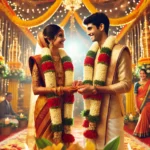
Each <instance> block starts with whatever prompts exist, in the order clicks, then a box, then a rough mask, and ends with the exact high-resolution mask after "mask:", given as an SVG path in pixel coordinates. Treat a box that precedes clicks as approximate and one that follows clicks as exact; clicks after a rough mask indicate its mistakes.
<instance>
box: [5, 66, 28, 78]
mask: <svg viewBox="0 0 150 150" xmlns="http://www.w3.org/2000/svg"><path fill="white" fill-rule="evenodd" d="M24 77H25V71H24V70H23V69H21V68H19V69H16V68H13V69H10V70H9V72H8V74H7V75H6V76H5V77H4V78H6V79H17V80H23V79H24Z"/></svg>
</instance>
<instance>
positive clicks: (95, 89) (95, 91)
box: [93, 85, 97, 94]
mask: <svg viewBox="0 0 150 150" xmlns="http://www.w3.org/2000/svg"><path fill="white" fill-rule="evenodd" d="M93 93H94V94H97V88H96V85H94V90H93Z"/></svg>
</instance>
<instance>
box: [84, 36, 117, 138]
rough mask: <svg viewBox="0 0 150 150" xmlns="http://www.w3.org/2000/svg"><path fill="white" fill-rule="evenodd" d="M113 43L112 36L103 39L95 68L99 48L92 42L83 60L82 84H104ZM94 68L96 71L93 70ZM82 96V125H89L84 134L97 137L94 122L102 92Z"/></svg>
mask: <svg viewBox="0 0 150 150" xmlns="http://www.w3.org/2000/svg"><path fill="white" fill-rule="evenodd" d="M114 44H115V37H114V36H109V37H108V38H107V39H106V40H105V42H104V45H103V47H102V48H101V50H100V52H99V56H98V60H97V63H96V66H95V68H94V63H95V59H96V54H97V52H98V49H99V45H98V43H97V42H95V43H93V44H92V46H91V47H90V50H89V51H88V53H87V55H86V58H85V60H84V81H83V84H90V85H94V86H96V85H99V86H104V85H105V81H106V77H107V70H108V67H109V64H110V59H111V52H112V48H113V46H114ZM94 70H96V72H94ZM83 97H84V99H85V100H84V111H83V116H84V117H86V120H85V121H84V124H83V126H84V127H89V128H88V130H86V131H85V132H84V136H85V137H86V138H90V139H94V138H96V137H97V132H96V123H97V122H98V121H99V112H100V106H101V100H102V98H103V95H102V94H95V95H88V96H87V95H84V96H83Z"/></svg>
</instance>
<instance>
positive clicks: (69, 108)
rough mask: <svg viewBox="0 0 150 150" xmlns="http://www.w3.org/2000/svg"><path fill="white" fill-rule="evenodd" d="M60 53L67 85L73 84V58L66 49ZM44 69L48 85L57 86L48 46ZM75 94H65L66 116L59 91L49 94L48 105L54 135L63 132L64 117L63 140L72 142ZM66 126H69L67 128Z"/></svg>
mask: <svg viewBox="0 0 150 150" xmlns="http://www.w3.org/2000/svg"><path fill="white" fill-rule="evenodd" d="M59 54H60V57H61V61H62V64H63V69H64V71H65V86H71V85H72V82H73V77H74V72H73V64H72V62H71V59H70V57H69V56H67V54H66V53H65V51H64V50H62V49H60V50H59ZM42 71H43V73H44V77H45V84H46V87H50V88H53V87H56V76H55V68H54V63H53V59H52V56H51V53H50V50H49V49H48V48H43V49H42ZM73 102H74V95H73V94H65V95H64V118H62V117H61V116H62V115H61V100H60V96H59V95H58V94H57V93H50V94H48V95H47V105H48V107H49V109H50V110H49V112H50V116H51V121H52V126H51V129H52V131H53V132H54V135H58V134H59V133H60V134H61V133H62V131H63V125H62V119H63V124H64V134H63V141H64V142H65V143H66V142H68V143H70V142H73V141H74V137H73V135H72V134H70V126H71V125H72V124H73ZM65 127H69V129H67V130H66V128H65ZM57 133H58V134H57Z"/></svg>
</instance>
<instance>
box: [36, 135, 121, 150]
mask: <svg viewBox="0 0 150 150" xmlns="http://www.w3.org/2000/svg"><path fill="white" fill-rule="evenodd" d="M35 140H36V145H37V146H38V148H39V149H48V150H56V149H57V150H58V147H57V146H54V145H55V144H53V143H52V142H51V141H49V140H47V139H45V138H35ZM119 141H120V137H115V138H113V139H112V140H110V141H109V142H108V143H107V144H106V146H105V147H104V150H117V149H118V145H119ZM74 145H75V147H76V148H77V149H82V150H87V148H88V149H90V150H95V145H94V144H93V143H92V142H91V141H88V142H87V143H86V146H85V148H82V147H81V148H79V147H78V145H76V144H74ZM58 146H59V150H73V149H74V150H75V149H76V148H75V147H73V146H71V147H69V148H66V147H65V146H64V145H63V146H62V145H58ZM55 148H56V149H55Z"/></svg>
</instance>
